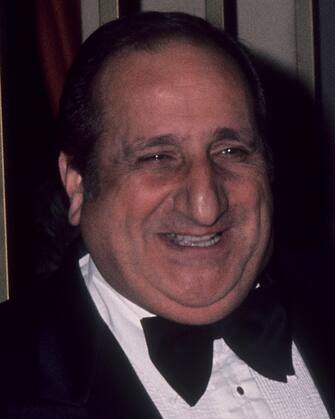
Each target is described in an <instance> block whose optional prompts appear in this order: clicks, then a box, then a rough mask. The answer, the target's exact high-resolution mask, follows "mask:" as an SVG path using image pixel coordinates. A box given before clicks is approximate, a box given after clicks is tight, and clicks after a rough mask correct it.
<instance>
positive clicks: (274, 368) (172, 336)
mask: <svg viewBox="0 0 335 419" xmlns="http://www.w3.org/2000/svg"><path fill="white" fill-rule="evenodd" d="M141 322H142V326H143V330H144V334H145V338H146V341H147V345H148V350H149V354H150V358H151V360H152V362H153V363H154V365H155V366H156V367H157V368H158V370H159V371H160V373H161V374H162V375H163V376H164V377H165V379H166V380H167V381H168V383H169V384H170V385H171V386H172V387H173V388H174V389H175V390H176V391H177V392H178V393H179V395H180V396H181V397H183V399H184V400H185V401H186V402H187V403H188V404H189V405H190V406H194V405H195V404H196V403H197V401H198V400H199V399H200V397H201V396H202V395H203V393H204V392H205V390H206V388H207V385H208V381H209V378H210V375H211V371H212V359H213V340H214V339H216V338H219V337H221V338H223V339H224V340H225V342H226V343H227V345H228V346H229V347H230V348H231V349H232V350H233V351H234V352H235V353H236V355H237V356H238V357H239V358H241V359H242V360H243V361H245V362H246V363H247V364H248V365H249V366H250V367H251V368H253V369H254V370H256V371H257V372H259V373H260V374H262V375H263V376H265V377H268V378H270V379H273V380H277V381H283V382H286V381H287V378H286V377H287V375H292V374H294V369H293V365H292V356H291V334H290V331H289V328H288V324H287V315H286V310H285V309H284V307H283V305H282V304H281V303H280V299H279V293H278V290H277V289H276V287H274V286H273V284H271V285H269V284H266V285H263V286H262V287H259V288H257V289H254V290H253V291H252V292H251V293H250V294H249V296H248V297H247V298H246V300H245V301H244V302H243V303H242V305H241V306H240V307H238V308H237V309H236V310H235V311H234V312H233V313H232V314H230V315H229V316H228V317H226V318H224V319H223V320H221V321H219V322H217V323H214V324H212V325H208V326H190V325H183V324H179V323H175V322H172V321H170V320H166V319H164V318H161V317H149V318H144V319H142V320H141Z"/></svg>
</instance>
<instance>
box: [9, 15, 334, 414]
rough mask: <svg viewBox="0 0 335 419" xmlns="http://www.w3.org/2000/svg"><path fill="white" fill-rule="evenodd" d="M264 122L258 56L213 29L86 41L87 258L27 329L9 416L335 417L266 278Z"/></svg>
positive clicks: (73, 171) (80, 175)
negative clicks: (253, 59) (255, 66)
mask: <svg viewBox="0 0 335 419" xmlns="http://www.w3.org/2000/svg"><path fill="white" fill-rule="evenodd" d="M264 117H265V115H264V101H263V95H262V90H261V87H260V84H259V80H258V77H257V75H256V73H255V71H254V69H253V66H252V64H251V63H250V61H249V58H248V56H247V54H246V53H245V52H244V50H243V49H242V48H241V47H240V46H239V45H238V44H237V43H236V42H234V41H232V40H231V39H229V38H228V37H227V36H226V35H225V34H223V33H221V32H220V31H218V30H216V29H214V28H212V27H211V26H210V25H209V24H207V23H206V22H204V21H202V20H201V19H198V18H195V17H191V16H187V15H183V14H159V13H147V14H142V15H139V16H135V17H131V18H128V19H125V20H120V21H117V22H112V23H109V24H107V25H106V26H104V27H102V28H101V29H99V30H98V31H97V32H96V33H95V34H94V35H93V36H92V37H91V38H90V39H89V40H88V41H87V42H86V44H85V45H84V46H83V48H82V50H81V52H80V54H79V57H78V59H77V61H76V63H75V65H74V67H73V69H72V70H71V73H70V76H69V79H68V82H67V85H66V87H65V92H64V96H63V100H62V104H61V113H60V138H61V149H62V151H61V154H60V158H59V167H60V173H61V178H62V181H63V184H64V187H65V189H66V192H67V194H68V197H69V201H70V206H69V221H70V223H71V224H72V225H74V226H80V230H81V233H82V237H83V241H84V244H85V249H86V250H85V251H84V254H83V256H82V257H80V259H79V265H78V258H79V256H74V255H72V254H71V255H70V256H69V257H68V260H67V262H66V263H65V267H64V268H63V269H62V270H61V271H60V273H59V274H58V275H57V276H56V277H55V278H54V279H51V280H50V281H46V282H45V284H44V286H42V287H40V288H38V290H36V291H34V292H35V295H34V297H33V303H31V302H30V301H28V302H26V305H25V308H24V311H22V309H21V311H20V313H21V314H20V315H18V316H17V317H16V318H15V320H12V321H15V322H16V323H15V326H13V325H11V328H10V331H9V332H7V333H9V334H11V335H14V336H13V337H12V339H14V342H15V344H14V345H13V344H12V343H10V344H7V343H6V345H5V348H4V349H3V351H4V352H5V356H6V357H8V358H11V359H16V360H17V363H16V364H15V365H13V363H11V364H10V367H9V368H7V369H8V371H7V369H6V374H5V377H6V384H7V387H6V388H5V389H4V390H3V392H4V394H5V396H3V398H4V400H5V401H4V402H3V405H4V408H3V412H4V413H3V416H4V417H8V418H16V417H20V418H21V417H23V418H37V417H38V418H46V419H48V418H63V417H64V418H65V417H66V418H68V417H69V418H95V419H97V418H136V417H139V418H155V417H164V418H175V417H183V416H184V417H192V418H193V417H194V418H208V417H213V418H214V417H215V418H216V417H217V418H221V417H225V418H229V417H233V418H236V417H241V418H262V419H263V418H293V417H295V418H297V417H302V416H304V417H310V418H316V417H317V418H324V417H328V415H327V412H326V410H325V407H324V405H323V402H322V401H321V399H320V397H319V395H318V392H317V390H316V388H315V385H314V383H313V380H312V378H311V377H310V375H309V373H308V371H307V369H306V367H305V365H304V362H303V361H302V359H301V356H300V354H299V352H298V350H297V348H296V346H295V344H293V345H292V341H291V337H290V334H289V329H288V327H287V319H286V314H285V311H284V309H283V307H282V306H281V304H280V301H279V300H278V295H277V294H278V293H277V292H276V290H275V289H274V288H273V287H272V286H271V281H270V280H269V278H268V277H267V275H266V274H265V273H264V268H265V264H266V262H267V259H268V254H269V248H270V242H271V215H272V202H271V193H270V188H269V179H268V177H269V176H268V171H269V167H268V163H267V158H266V143H265V141H266V139H265V137H264V124H265V123H264ZM9 310H11V313H12V309H9ZM22 313H24V315H23V314H22ZM12 316H13V315H12ZM156 316H158V317H156ZM17 328H20V330H21V332H20V333H17ZM13 330H15V332H13ZM150 334H152V335H153V336H151V337H150ZM158 335H161V336H160V338H161V340H160V341H158V342H153V343H152V342H151V339H155V338H157V337H158ZM22 336H23V337H22ZM222 337H223V339H222ZM146 340H147V341H146ZM7 341H9V339H6V342H7ZM181 341H184V342H183V345H181ZM150 342H151V343H150ZM23 345H24V346H23ZM147 345H148V346H147ZM179 345H181V346H179ZM170 346H171V348H170ZM13 348H15V349H13ZM22 348H24V350H23V351H22ZM6 351H7V352H6ZM13 351H14V354H13ZM15 351H16V352H19V354H17V353H15ZM22 352H23V354H22ZM175 356H176V357H177V356H179V358H180V360H179V361H178V360H177V358H175ZM160 358H163V359H160ZM292 358H293V360H292ZM18 377H20V380H19V381H20V382H18Z"/></svg>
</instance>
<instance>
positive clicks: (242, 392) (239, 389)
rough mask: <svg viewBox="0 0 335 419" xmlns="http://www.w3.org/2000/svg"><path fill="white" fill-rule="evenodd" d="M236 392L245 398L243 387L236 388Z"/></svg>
mask: <svg viewBox="0 0 335 419" xmlns="http://www.w3.org/2000/svg"><path fill="white" fill-rule="evenodd" d="M236 391H237V392H238V394H239V395H241V396H243V394H244V390H243V388H242V387H240V386H238V387H236Z"/></svg>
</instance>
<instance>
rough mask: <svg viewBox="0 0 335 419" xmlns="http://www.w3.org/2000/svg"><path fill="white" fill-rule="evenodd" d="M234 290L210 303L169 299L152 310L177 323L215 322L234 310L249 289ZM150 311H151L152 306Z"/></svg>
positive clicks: (202, 323) (203, 323)
mask: <svg viewBox="0 0 335 419" xmlns="http://www.w3.org/2000/svg"><path fill="white" fill-rule="evenodd" d="M234 291H235V290H232V291H231V292H230V293H228V294H227V295H226V296H224V297H223V298H221V299H219V300H217V301H215V302H214V303H211V304H207V305H206V304H204V303H202V304H200V303H198V304H194V302H192V304H190V303H189V302H185V301H183V302H180V301H179V302H176V301H172V302H171V301H170V302H169V304H165V305H164V306H162V307H159V308H156V309H154V312H156V314H158V315H160V316H162V317H165V318H167V319H169V320H172V321H175V322H177V323H183V324H191V325H206V324H211V323H215V322H217V321H219V320H221V319H223V318H224V317H226V316H228V315H229V314H230V313H231V312H232V311H233V310H235V308H237V307H238V306H239V305H240V304H241V303H242V301H243V300H244V298H245V297H246V295H247V294H248V291H249V289H247V290H246V291H245V292H243V293H242V292H240V293H236V292H234ZM151 311H153V308H152V309H151Z"/></svg>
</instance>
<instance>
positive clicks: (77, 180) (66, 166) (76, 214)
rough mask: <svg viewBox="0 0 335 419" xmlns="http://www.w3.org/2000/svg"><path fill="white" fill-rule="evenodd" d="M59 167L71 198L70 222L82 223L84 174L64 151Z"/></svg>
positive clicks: (74, 224)
mask: <svg viewBox="0 0 335 419" xmlns="http://www.w3.org/2000/svg"><path fill="white" fill-rule="evenodd" d="M58 167H59V172H60V175H61V179H62V182H63V185H64V188H65V190H66V193H67V195H68V197H69V200H70V208H69V213H68V219H69V223H70V224H72V225H73V226H77V225H79V223H80V215H81V208H82V204H83V199H84V190H83V181H82V176H81V175H80V174H79V172H78V171H77V170H75V169H74V168H73V167H72V166H71V164H70V159H69V157H68V156H67V155H66V154H64V153H63V152H62V153H60V155H59V159H58Z"/></svg>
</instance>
